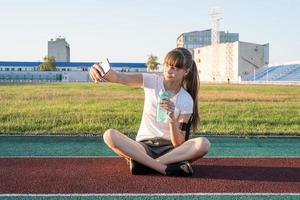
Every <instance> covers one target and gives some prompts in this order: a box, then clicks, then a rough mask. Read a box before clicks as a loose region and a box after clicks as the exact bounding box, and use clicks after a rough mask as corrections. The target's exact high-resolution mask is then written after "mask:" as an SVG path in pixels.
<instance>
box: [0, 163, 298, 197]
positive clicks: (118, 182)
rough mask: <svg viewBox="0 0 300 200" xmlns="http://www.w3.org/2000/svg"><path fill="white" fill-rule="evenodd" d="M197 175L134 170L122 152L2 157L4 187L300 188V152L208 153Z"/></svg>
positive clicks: (39, 190) (0, 187)
mask: <svg viewBox="0 0 300 200" xmlns="http://www.w3.org/2000/svg"><path fill="white" fill-rule="evenodd" d="M193 168H194V172H195V174H194V176H193V177H189V178H180V177H165V176H162V175H159V174H150V175H143V176H132V175H131V174H130V173H129V170H128V166H127V164H126V161H125V160H123V159H121V158H1V159H0V193H2V194H8V193H14V194H21V193H25V194H50V193H54V194H57V193H231V192H233V193H250V192H251V193H252V192H255V193H300V158H259V159H258V158H203V159H201V160H199V161H197V162H195V163H193Z"/></svg>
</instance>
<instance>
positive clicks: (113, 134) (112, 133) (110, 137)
mask: <svg viewBox="0 0 300 200" xmlns="http://www.w3.org/2000/svg"><path fill="white" fill-rule="evenodd" d="M117 138H118V132H117V131H116V130H115V129H107V130H106V131H105V132H104V134H103V140H104V142H105V143H106V144H107V145H109V146H115V145H116V144H115V141H118V139H117Z"/></svg>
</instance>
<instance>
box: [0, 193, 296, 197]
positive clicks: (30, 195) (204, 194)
mask: <svg viewBox="0 0 300 200" xmlns="http://www.w3.org/2000/svg"><path fill="white" fill-rule="evenodd" d="M298 195H300V193H91V194H78V193H73V194H0V197H37V196H40V197H57V196H58V197H70V196H82V197H89V196H298Z"/></svg>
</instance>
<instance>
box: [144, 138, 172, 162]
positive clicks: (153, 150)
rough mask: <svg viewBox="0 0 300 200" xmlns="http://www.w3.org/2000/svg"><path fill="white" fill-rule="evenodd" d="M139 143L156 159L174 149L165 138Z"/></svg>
mask: <svg viewBox="0 0 300 200" xmlns="http://www.w3.org/2000/svg"><path fill="white" fill-rule="evenodd" d="M139 143H140V144H141V145H143V147H144V148H145V150H146V152H147V154H148V155H149V156H150V157H152V158H154V159H155V158H158V157H160V156H162V155H164V154H166V153H168V152H169V151H171V150H172V149H174V146H173V145H172V143H171V141H170V140H166V139H163V138H152V139H146V140H142V141H139Z"/></svg>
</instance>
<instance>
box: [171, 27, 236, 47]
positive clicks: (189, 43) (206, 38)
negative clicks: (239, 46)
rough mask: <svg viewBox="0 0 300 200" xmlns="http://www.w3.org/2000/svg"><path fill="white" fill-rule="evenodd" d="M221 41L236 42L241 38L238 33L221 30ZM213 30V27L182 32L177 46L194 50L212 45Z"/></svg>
mask: <svg viewBox="0 0 300 200" xmlns="http://www.w3.org/2000/svg"><path fill="white" fill-rule="evenodd" d="M219 36H220V43H225V42H235V41H238V40H239V34H238V33H228V32H224V31H219ZM211 38H212V31H211V29H208V30H203V31H192V32H187V33H182V34H181V35H180V36H178V38H177V41H176V43H177V47H184V48H186V49H189V50H190V51H193V49H195V48H199V47H204V46H209V45H211Z"/></svg>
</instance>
